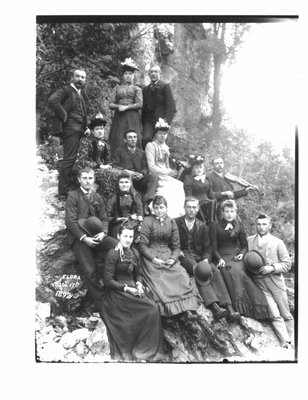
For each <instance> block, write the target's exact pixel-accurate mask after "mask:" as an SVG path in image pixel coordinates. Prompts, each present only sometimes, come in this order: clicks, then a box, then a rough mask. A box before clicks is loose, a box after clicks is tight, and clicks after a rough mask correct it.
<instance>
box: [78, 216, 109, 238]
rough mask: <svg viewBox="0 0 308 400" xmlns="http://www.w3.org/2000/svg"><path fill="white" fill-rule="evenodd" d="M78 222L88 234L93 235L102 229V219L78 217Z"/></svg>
mask: <svg viewBox="0 0 308 400" xmlns="http://www.w3.org/2000/svg"><path fill="white" fill-rule="evenodd" d="M78 224H79V226H80V227H81V228H82V229H83V230H84V231H85V232H86V233H87V234H88V235H89V236H95V235H97V234H98V233H100V232H102V231H103V230H104V226H103V223H102V221H101V220H100V219H99V218H97V217H89V218H80V219H79V220H78Z"/></svg>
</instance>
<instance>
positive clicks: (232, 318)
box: [227, 304, 241, 322]
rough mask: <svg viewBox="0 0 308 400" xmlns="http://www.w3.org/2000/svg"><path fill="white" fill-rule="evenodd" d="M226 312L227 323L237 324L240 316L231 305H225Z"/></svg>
mask: <svg viewBox="0 0 308 400" xmlns="http://www.w3.org/2000/svg"><path fill="white" fill-rule="evenodd" d="M227 310H228V321H229V322H238V321H239V320H240V318H241V314H240V313H239V312H236V311H234V310H233V307H232V306H231V304H227Z"/></svg>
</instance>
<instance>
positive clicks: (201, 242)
mask: <svg viewBox="0 0 308 400" xmlns="http://www.w3.org/2000/svg"><path fill="white" fill-rule="evenodd" d="M184 208H185V215H184V216H183V217H179V218H177V219H176V220H175V222H176V223H177V226H178V229H179V234H180V243H181V255H180V258H179V259H180V261H181V264H182V266H183V267H184V268H185V269H186V271H187V273H188V274H189V275H194V267H195V266H196V264H197V263H200V262H202V261H206V262H207V263H211V259H212V248H211V244H210V237H209V232H208V229H207V226H206V224H205V223H204V222H201V221H200V220H198V219H197V218H196V215H197V213H198V211H199V200H198V199H197V198H195V197H192V196H190V197H187V198H186V200H185V205H184ZM211 274H212V280H211V281H209V282H208V284H207V285H199V284H198V281H196V284H197V287H198V290H199V293H200V295H201V297H202V299H203V301H204V305H205V307H209V308H210V309H211V310H212V312H213V316H214V318H215V319H216V320H219V319H220V318H223V317H226V316H228V319H229V320H230V321H237V320H239V318H240V314H239V313H236V312H235V311H234V310H233V308H232V306H231V299H230V296H229V293H228V290H227V287H226V285H225V283H224V280H223V277H222V275H221V273H220V272H219V271H218V269H217V268H216V267H215V266H214V265H213V264H211ZM220 306H223V307H225V308H226V309H225V308H221V307H220Z"/></svg>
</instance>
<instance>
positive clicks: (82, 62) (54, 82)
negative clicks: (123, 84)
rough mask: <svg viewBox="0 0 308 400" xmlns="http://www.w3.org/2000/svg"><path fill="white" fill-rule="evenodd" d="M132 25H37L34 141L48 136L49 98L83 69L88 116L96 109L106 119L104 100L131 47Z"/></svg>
mask: <svg viewBox="0 0 308 400" xmlns="http://www.w3.org/2000/svg"><path fill="white" fill-rule="evenodd" d="M134 25H135V24H120V23H113V24H112V23H49V24H38V25H37V65H36V68H37V87H36V90H37V92H36V93H37V96H36V110H37V116H38V121H39V122H38V127H37V128H38V138H39V139H44V137H46V136H47V135H48V131H49V127H50V120H51V118H50V117H51V112H50V110H49V109H48V107H47V100H48V98H49V96H50V95H51V94H52V93H53V92H54V91H55V90H56V89H58V88H59V87H61V86H63V85H64V84H67V83H68V82H69V81H70V78H71V74H72V71H73V70H74V69H75V68H77V67H83V68H84V69H85V70H86V71H87V75H88V76H90V77H93V76H95V79H89V80H88V84H87V97H88V99H87V100H88V103H89V105H90V117H91V116H92V115H94V114H95V113H96V112H97V111H98V110H100V111H101V112H103V114H104V115H105V116H106V117H107V119H108V118H110V111H109V109H108V107H107V99H109V98H110V92H111V90H112V88H113V87H114V86H115V85H116V84H117V83H119V81H120V70H119V68H120V61H123V60H124V59H125V57H128V56H129V55H130V52H131V51H132V48H133V46H134V40H133V39H134V38H132V37H131V29H132V28H133V27H134Z"/></svg>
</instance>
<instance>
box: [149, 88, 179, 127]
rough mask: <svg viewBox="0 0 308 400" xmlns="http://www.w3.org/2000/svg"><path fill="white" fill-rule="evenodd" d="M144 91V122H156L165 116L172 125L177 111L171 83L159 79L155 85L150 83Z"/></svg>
mask: <svg viewBox="0 0 308 400" xmlns="http://www.w3.org/2000/svg"><path fill="white" fill-rule="evenodd" d="M142 93H143V108H142V123H144V122H145V121H149V122H151V123H153V124H155V122H156V121H157V120H158V118H164V119H165V120H166V121H167V122H168V124H169V125H170V124H171V122H172V119H173V117H174V114H175V113H176V107H175V102H174V99H173V95H172V92H171V88H170V85H169V84H168V83H165V82H163V81H158V82H157V83H156V84H155V85H154V86H153V85H152V84H150V85H148V86H146V87H144V88H143V90H142Z"/></svg>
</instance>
